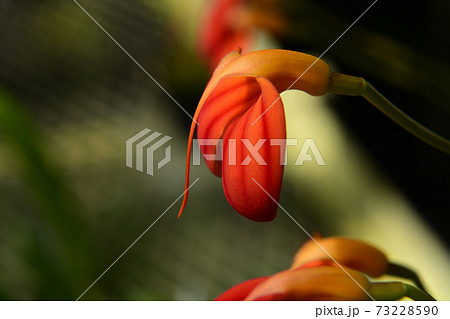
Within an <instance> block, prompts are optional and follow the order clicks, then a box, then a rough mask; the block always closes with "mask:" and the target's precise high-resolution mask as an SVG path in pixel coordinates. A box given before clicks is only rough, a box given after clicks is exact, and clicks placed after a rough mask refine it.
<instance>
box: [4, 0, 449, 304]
mask: <svg viewBox="0 0 450 319" xmlns="http://www.w3.org/2000/svg"><path fill="white" fill-rule="evenodd" d="M78 2H79V4H80V5H82V6H83V7H84V8H85V10H86V11H87V12H89V14H91V15H92V17H94V18H95V19H96V20H97V21H98V22H99V23H100V24H101V25H102V26H103V27H104V28H105V29H106V30H107V31H108V32H109V33H110V34H111V36H112V37H114V39H115V40H116V41H117V42H118V43H120V45H121V46H122V47H123V48H125V49H126V50H127V51H128V52H129V53H130V54H131V55H132V56H133V57H134V58H135V59H136V60H137V61H138V62H139V63H140V64H141V65H142V67H143V68H144V69H145V70H147V71H148V72H149V74H151V76H152V77H154V79H155V80H156V81H158V83H160V84H161V86H162V87H163V88H164V89H165V90H166V91H167V92H168V93H169V94H170V95H171V96H172V97H173V98H174V99H175V100H176V101H177V102H178V103H179V104H180V105H181V106H183V108H185V109H186V110H187V111H188V112H189V113H190V114H193V113H194V111H195V108H196V105H197V103H198V100H199V99H200V96H201V94H202V92H203V89H204V87H205V85H206V83H207V81H208V79H209V76H210V68H209V67H208V63H207V61H205V59H204V56H202V55H201V54H198V52H197V49H198V41H199V40H198V39H197V38H198V35H199V34H200V33H199V32H200V31H199V30H201V29H202V28H207V27H208V26H207V25H205V24H204V18H202V15H204V14H205V12H206V14H207V12H208V7H207V6H206V2H208V1H206V0H195V1H193V0H190V1H187V0H164V1H163V0H133V1H126V2H124V1H118V0H98V1H86V0H83V1H82V0H80V1H78ZM241 2H245V1H241ZM247 2H248V3H246V6H247V7H246V8H250V9H251V10H250V12H252V13H254V12H257V14H255V15H254V16H253V15H249V16H251V17H254V18H252V19H250V21H251V22H252V23H253V24H252V32H251V35H250V36H251V37H252V44H251V46H250V47H251V48H253V49H258V48H269V47H279V48H285V49H290V50H298V51H303V52H307V53H311V54H315V55H320V54H321V53H322V52H323V51H324V50H325V49H327V48H328V47H329V45H330V44H331V43H332V42H333V41H334V40H335V39H336V38H337V37H339V35H340V34H341V33H342V32H343V31H344V30H345V29H346V28H347V27H348V26H349V25H350V24H351V23H352V22H353V21H354V20H355V19H356V18H357V17H358V16H359V15H360V14H361V13H362V12H363V11H364V10H365V9H367V7H368V6H369V5H370V4H371V1H364V2H361V1H339V2H336V1H325V0H321V1H317V0H316V1H294V0H260V1H247ZM246 12H247V11H246ZM268 12H270V15H268ZM449 14H450V4H449V3H448V2H446V1H437V0H436V1H427V2H424V1H416V0H414V1H406V0H402V1H396V2H395V3H392V2H386V1H379V2H377V3H376V4H375V5H374V6H373V8H372V9H371V10H369V11H368V12H367V14H366V15H365V16H364V17H362V18H361V20H360V21H359V22H358V23H357V24H356V25H355V26H354V27H353V28H352V29H350V30H349V31H348V33H346V34H345V35H344V36H343V37H342V39H341V40H340V41H338V42H337V43H336V44H335V45H334V46H333V47H332V48H331V49H330V50H329V51H328V52H327V54H326V55H325V56H324V57H323V59H324V60H325V61H327V62H328V63H330V64H331V65H332V67H333V69H334V70H336V71H339V72H342V73H346V74H351V75H358V76H362V77H364V78H365V79H367V80H368V81H370V82H371V83H372V84H373V85H374V86H375V87H376V88H377V89H378V90H379V91H380V92H382V93H383V94H384V95H386V96H387V97H388V98H389V99H391V100H392V101H393V102H394V103H396V104H397V105H398V106H399V107H400V108H401V109H402V110H404V111H405V112H406V113H407V114H409V115H411V116H412V117H413V118H415V119H417V120H418V121H419V122H420V123H422V124H424V125H425V126H426V127H428V128H431V129H432V130H434V131H435V132H437V133H439V134H440V135H442V136H444V137H446V138H450V125H449V124H450V107H449V103H448V101H449V98H450V91H449V90H448V85H449V84H450V45H449V43H450V41H449V38H448V30H449V22H448V18H447V17H448V16H449ZM272 15H273V17H272ZM269 16H270V17H269ZM246 17H247V16H246ZM255 17H256V18H255ZM272 20H273V22H274V23H267V22H268V21H272ZM202 21H203V22H202ZM244 21H247V20H245V19H244ZM280 21H282V23H280ZM247 27H248V26H247V25H246V28H247ZM0 35H1V39H2V40H1V45H0V190H1V197H0V217H1V223H0V255H1V258H0V299H2V300H60V299H68V300H75V299H77V298H78V297H79V296H80V295H81V294H82V293H83V292H84V291H85V289H86V288H88V286H89V285H90V284H91V283H92V282H93V281H94V280H95V279H96V278H97V277H98V276H99V275H100V274H102V273H103V272H104V271H105V270H106V269H107V268H108V267H109V266H110V265H111V264H112V263H113V262H114V261H115V260H116V259H117V258H118V257H119V256H120V254H122V252H123V251H124V250H125V249H127V248H128V247H129V246H130V244H131V243H132V242H133V241H134V240H135V239H136V238H137V237H138V236H139V235H140V234H142V232H143V231H145V230H146V229H147V228H148V227H149V226H150V225H151V224H152V223H153V222H154V221H155V220H156V219H157V218H158V217H159V216H160V215H161V214H162V213H163V212H164V211H165V210H166V209H167V208H168V207H169V206H170V205H171V204H172V203H173V202H174V200H175V199H176V198H177V197H178V196H179V195H180V194H181V193H182V192H183V187H184V167H185V149H186V145H187V134H188V129H189V125H190V121H191V119H190V118H189V117H188V116H187V115H186V114H185V113H184V112H183V111H182V110H180V108H179V107H178V106H177V105H176V103H174V102H173V101H172V99H171V98H170V97H168V95H167V94H166V93H165V92H164V91H163V90H161V88H160V87H159V86H158V85H156V84H155V82H154V81H153V80H152V79H151V78H149V77H148V76H147V75H146V74H145V73H144V72H143V71H142V70H141V69H140V68H139V67H138V66H137V65H136V64H135V63H134V62H133V61H132V60H131V59H130V58H129V57H128V56H127V55H126V54H125V53H124V52H123V51H122V50H121V49H120V48H119V47H118V46H117V44H116V43H114V42H113V41H112V40H111V39H110V38H108V36H107V35H106V34H105V32H103V31H102V30H101V29H100V28H99V27H98V26H97V25H96V24H95V23H94V22H93V21H92V20H91V19H90V18H89V17H88V16H87V15H86V13H85V12H83V11H82V10H81V8H80V7H79V6H78V5H77V4H76V3H75V2H74V1H71V0H67V1H61V0H58V1H56V0H42V1H23V0H16V1H7V0H3V1H0ZM283 101H284V102H285V105H286V115H287V120H288V137H291V138H294V137H297V138H299V139H303V138H314V140H315V142H316V144H317V146H318V148H319V150H320V151H321V153H322V155H323V158H324V160H325V162H326V164H327V165H326V166H324V167H319V166H317V165H315V163H314V162H309V163H306V164H304V165H303V166H301V167H298V166H294V165H293V163H294V162H295V157H294V159H293V160H291V158H289V164H290V165H288V166H287V167H286V174H285V180H284V185H283V192H282V197H281V202H280V203H281V205H282V206H283V207H284V208H285V209H286V210H287V211H288V212H289V213H290V214H291V215H292V216H293V217H294V218H295V219H296V220H297V221H298V222H299V223H300V224H301V225H302V226H303V227H304V228H305V229H306V230H308V231H309V232H310V233H311V234H314V233H316V232H320V233H322V234H323V235H326V236H332V235H341V236H348V237H355V238H361V239H365V240H368V241H369V242H371V243H373V244H374V245H376V246H378V247H379V248H380V249H382V250H384V251H386V252H387V253H388V255H389V257H390V259H392V260H393V261H396V262H399V263H403V264H405V265H407V266H410V267H411V268H413V269H415V270H416V271H417V272H418V274H419V276H421V277H422V278H423V279H424V281H425V284H426V286H427V287H428V288H429V290H430V292H431V293H432V294H434V296H435V297H437V298H438V299H444V300H450V289H449V288H448V287H446V283H448V282H449V280H450V273H449V269H450V267H449V266H450V263H449V260H450V259H449V253H448V248H449V245H450V237H449V235H448V230H447V228H448V225H449V221H450V219H449V208H450V197H449V194H450V169H449V163H450V161H449V159H450V157H449V156H448V155H446V154H443V153H441V152H439V151H437V150H435V149H432V148H431V147H429V146H428V145H425V144H424V143H422V142H421V141H419V140H417V139H416V138H414V137H413V136H411V135H409V134H408V133H406V132H404V131H403V130H402V129H401V128H400V127H398V126H396V124H394V123H393V122H391V121H390V120H389V119H387V118H386V117H385V116H384V115H382V114H381V113H380V112H379V111H377V110H376V109H375V108H373V107H372V106H370V105H369V104H368V103H367V102H365V101H364V100H362V99H361V98H357V97H341V96H325V97H323V98H312V97H309V96H307V95H306V94H303V93H298V92H289V93H287V94H285V95H283ZM298 104H301V105H298ZM144 128H149V129H151V130H154V131H158V132H161V133H162V134H164V135H169V136H171V137H172V140H171V141H170V145H171V148H172V161H171V162H170V163H169V164H168V165H167V166H165V167H163V168H161V169H160V170H158V171H157V172H156V173H155V174H154V176H149V175H147V174H144V173H141V172H139V171H136V170H134V169H131V168H129V167H126V166H125V142H126V140H127V139H129V138H131V137H132V136H133V135H135V134H136V133H138V132H139V131H141V130H143V129H144ZM299 147H301V144H300V145H299ZM291 154H292V156H294V155H295V156H296V155H297V154H298V153H296V152H295V149H293V151H292V152H291V153H290V154H289V156H291ZM197 177H199V178H200V180H199V181H198V182H197V183H196V184H195V185H194V186H193V188H192V190H191V193H190V200H189V202H188V206H187V208H186V210H185V212H184V214H183V216H182V218H181V219H177V218H176V214H177V213H178V208H179V205H180V204H181V203H180V202H177V203H175V205H174V206H173V207H172V208H171V209H170V210H168V211H167V213H166V214H165V215H164V216H162V217H161V219H159V220H158V222H157V223H156V224H155V225H154V226H153V227H152V228H151V229H150V230H149V231H148V232H147V233H146V234H145V235H144V236H143V237H142V238H141V239H140V240H139V241H138V242H137V243H136V245H135V246H133V247H132V248H131V249H130V250H129V251H128V252H127V253H126V254H125V255H124V256H123V257H122V258H121V259H120V260H119V261H118V262H117V263H116V264H115V265H114V266H113V267H111V269H110V270H109V271H108V272H107V273H106V274H105V275H104V276H103V277H102V278H101V279H100V280H99V281H98V282H97V283H96V284H95V285H94V286H93V287H92V288H91V289H90V290H89V291H87V292H86V294H85V295H83V298H82V300H208V299H213V298H214V297H216V296H217V295H219V294H220V293H221V292H222V291H223V290H225V289H227V288H229V287H230V286H232V285H234V284H236V283H238V282H240V281H243V280H246V279H249V278H252V277H257V276H263V275H270V274H272V273H274V272H277V271H280V270H282V269H286V268H288V267H289V265H290V262H291V259H292V257H293V254H294V253H295V251H296V250H297V249H298V247H299V246H300V245H301V243H302V242H304V241H305V240H306V238H307V235H306V234H305V233H304V232H303V231H302V230H301V229H300V228H299V227H298V226H297V225H296V224H295V223H294V222H293V221H292V220H291V219H290V218H289V217H288V216H286V215H285V214H284V213H283V212H282V211H279V212H278V217H277V218H276V219H275V220H274V221H273V222H271V223H255V222H251V221H249V220H246V219H245V218H243V217H241V216H240V215H239V214H238V213H236V212H235V211H234V210H233V209H232V207H231V206H230V205H229V204H228V203H227V201H226V199H225V197H224V195H223V191H222V186H221V181H220V180H219V179H217V178H216V177H214V176H213V175H212V174H210V172H209V171H208V170H207V168H206V166H205V165H201V166H196V167H193V170H192V175H191V181H194V180H195V179H196V178H197Z"/></svg>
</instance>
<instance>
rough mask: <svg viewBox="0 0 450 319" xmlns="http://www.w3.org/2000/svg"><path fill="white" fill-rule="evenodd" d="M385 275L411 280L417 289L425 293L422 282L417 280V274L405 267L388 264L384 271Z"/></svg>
mask: <svg viewBox="0 0 450 319" xmlns="http://www.w3.org/2000/svg"><path fill="white" fill-rule="evenodd" d="M386 274H387V275H391V276H396V277H403V278H406V279H409V280H412V281H413V282H414V284H415V285H416V286H417V288H419V289H421V290H423V291H426V289H425V287H424V286H423V284H422V282H421V281H420V279H419V276H417V274H416V273H415V272H414V271H413V270H411V269H409V268H407V267H405V266H402V265H399V264H394V263H389V264H388V267H387V269H386Z"/></svg>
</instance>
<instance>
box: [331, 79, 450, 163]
mask: <svg viewBox="0 0 450 319" xmlns="http://www.w3.org/2000/svg"><path fill="white" fill-rule="evenodd" d="M328 92H330V93H334V94H340V95H351V96H362V97H364V98H365V99H366V100H367V101H369V102H370V103H371V104H372V105H374V106H375V107H376V108H378V109H379V110H380V111H381V112H383V113H384V114H385V115H386V116H388V117H389V118H390V119H391V120H393V121H394V122H396V123H397V124H398V125H400V126H401V127H403V128H404V129H405V130H407V131H408V132H409V133H411V134H413V135H414V136H416V137H417V138H419V139H421V140H422V141H424V142H425V143H427V144H429V145H431V146H433V147H435V148H437V149H439V150H441V151H443V152H445V153H447V154H450V141H448V140H447V139H445V138H443V137H441V136H439V135H437V134H436V133H434V132H432V131H431V130H429V129H427V128H426V127H424V126H423V125H421V124H420V123H418V122H416V121H415V120H413V119H412V118H410V117H409V116H408V115H406V114H405V113H404V112H402V111H401V110H400V109H399V108H397V107H396V106H395V105H394V104H393V103H391V102H390V101H389V100H388V99H386V98H385V97H384V96H383V95H382V94H381V93H380V92H378V91H377V90H376V89H375V88H374V87H373V86H372V85H371V84H370V83H369V82H367V81H366V80H364V79H363V78H360V77H355V76H350V75H345V74H340V73H333V74H332V75H331V79H330V86H329V90H328Z"/></svg>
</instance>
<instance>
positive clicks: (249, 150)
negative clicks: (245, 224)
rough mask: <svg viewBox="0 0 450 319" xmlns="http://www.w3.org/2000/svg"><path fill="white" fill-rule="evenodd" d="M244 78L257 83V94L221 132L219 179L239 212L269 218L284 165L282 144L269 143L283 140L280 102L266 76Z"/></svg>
mask: <svg viewBox="0 0 450 319" xmlns="http://www.w3.org/2000/svg"><path fill="white" fill-rule="evenodd" d="M247 79H248V80H249V81H254V82H255V83H257V84H258V85H259V86H260V89H261V94H260V96H259V98H258V100H257V101H256V102H255V104H253V105H252V106H251V107H250V108H249V109H248V110H247V111H246V112H245V113H244V114H243V115H242V116H241V117H239V118H237V119H236V120H235V121H234V122H233V123H232V124H231V125H230V126H229V128H228V129H226V131H225V133H224V136H223V159H224V160H223V162H222V183H223V188H224V192H225V196H226V197H227V199H228V202H229V203H230V204H231V205H232V206H233V208H234V209H235V210H237V211H238V212H239V213H240V214H241V215H243V216H245V217H247V218H249V219H251V220H253V221H271V220H273V219H274V218H275V217H276V212H277V202H278V200H279V198H280V191H281V181H282V176H283V168H284V167H283V165H282V164H283V163H284V150H283V151H281V150H282V149H283V147H281V146H280V145H271V144H272V141H275V140H277V141H276V142H277V143H281V144H282V143H284V144H285V139H286V122H285V117H284V109H283V103H282V102H281V99H280V98H279V94H278V91H277V90H276V88H275V87H274V86H273V84H272V83H271V82H270V81H269V80H267V79H265V78H261V77H257V78H253V77H247ZM266 111H267V113H265V114H264V116H262V117H261V115H262V114H263V113H264V112H266ZM268 194H269V195H268Z"/></svg>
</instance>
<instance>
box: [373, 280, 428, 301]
mask: <svg viewBox="0 0 450 319" xmlns="http://www.w3.org/2000/svg"><path fill="white" fill-rule="evenodd" d="M369 293H370V295H371V296H372V297H373V298H374V299H375V300H384V301H389V300H399V299H401V298H403V297H408V298H411V299H412V300H418V301H435V300H436V299H434V298H433V297H432V296H430V295H429V294H427V293H426V292H425V291H423V290H421V289H419V288H417V287H415V286H412V285H409V284H405V283H403V282H400V281H389V282H373V283H371V285H370V291H369Z"/></svg>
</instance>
